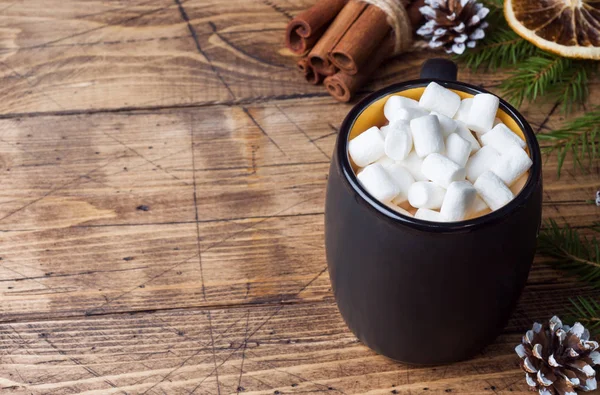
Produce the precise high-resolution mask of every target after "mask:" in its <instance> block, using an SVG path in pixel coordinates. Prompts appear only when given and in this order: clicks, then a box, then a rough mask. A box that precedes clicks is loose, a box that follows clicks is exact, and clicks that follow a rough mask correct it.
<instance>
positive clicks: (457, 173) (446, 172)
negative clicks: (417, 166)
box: [421, 153, 466, 188]
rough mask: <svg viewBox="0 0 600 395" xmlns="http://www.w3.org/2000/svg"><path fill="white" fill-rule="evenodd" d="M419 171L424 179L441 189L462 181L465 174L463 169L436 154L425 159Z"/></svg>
mask: <svg viewBox="0 0 600 395" xmlns="http://www.w3.org/2000/svg"><path fill="white" fill-rule="evenodd" d="M421 171H422V172H423V174H424V175H425V177H427V178H429V179H430V180H431V181H433V182H435V183H436V184H437V185H439V186H441V187H443V188H448V186H449V185H450V184H451V183H453V182H454V181H462V180H464V179H465V174H466V171H465V169H464V167H460V166H459V165H457V164H456V163H454V162H452V161H451V160H450V159H448V158H446V157H445V156H444V155H440V154H436V153H433V154H430V155H428V156H427V158H425V160H424V161H423V165H422V166H421Z"/></svg>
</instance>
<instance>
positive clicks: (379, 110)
mask: <svg viewBox="0 0 600 395" xmlns="http://www.w3.org/2000/svg"><path fill="white" fill-rule="evenodd" d="M424 90H425V87H420V88H411V89H406V90H403V91H399V92H396V93H392V94H389V95H387V96H384V97H382V98H381V99H379V100H377V101H375V102H373V103H372V104H371V105H369V106H368V107H367V108H365V109H364V110H363V111H362V112H361V113H360V115H359V116H358V117H357V118H356V120H355V121H354V125H352V128H351V129H350V133H349V135H348V141H349V140H352V139H353V138H355V137H356V136H358V135H359V134H361V133H362V132H364V131H366V130H367V129H369V128H370V127H372V126H377V127H382V126H384V125H386V124H387V123H388V121H387V119H386V118H385V116H384V114H383V106H384V105H385V102H386V101H387V99H388V98H389V97H390V96H394V95H397V96H404V97H408V98H410V99H414V100H419V99H420V98H421V95H422V94H423V91H424ZM451 90H452V91H453V92H455V93H456V94H458V95H459V96H460V97H461V99H466V98H470V97H473V96H474V95H472V94H470V93H466V92H463V91H460V90H456V89H451ZM496 116H497V117H498V118H500V120H501V121H502V123H504V124H505V125H506V126H507V127H508V128H509V129H510V130H512V131H513V132H514V133H515V134H516V135H517V136H519V137H520V138H521V139H523V141H525V142H527V140H526V139H525V134H524V133H523V131H522V130H521V128H520V127H519V126H518V124H517V122H515V120H514V119H513V118H512V117H511V116H510V115H508V114H507V113H506V112H504V111H503V110H501V109H499V110H498V113H497V114H496ZM525 150H526V152H527V154H528V155H529V156H530V157H531V152H530V150H529V146H526V148H525ZM348 159H350V164H351V165H352V169H353V170H354V174H356V173H357V171H358V169H359V167H358V166H357V165H356V164H355V163H354V162H353V161H352V158H350V155H348ZM528 178H529V172H527V173H525V174H524V175H523V177H522V178H521V180H522V182H518V181H517V182H516V183H515V184H514V185H513V186H511V188H510V189H511V190H512V192H513V193H514V195H515V196H517V195H518V194H519V192H521V190H522V189H523V187H524V186H525V182H524V181H525V180H527V179H528Z"/></svg>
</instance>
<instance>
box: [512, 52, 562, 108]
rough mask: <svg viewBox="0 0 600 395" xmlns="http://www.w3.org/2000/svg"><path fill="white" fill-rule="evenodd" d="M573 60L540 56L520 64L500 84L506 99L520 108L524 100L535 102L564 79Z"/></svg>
mask: <svg viewBox="0 0 600 395" xmlns="http://www.w3.org/2000/svg"><path fill="white" fill-rule="evenodd" d="M571 63H572V62H571V59H567V58H562V57H558V56H550V55H541V54H540V55H539V56H533V57H530V58H529V59H527V60H524V61H522V62H520V63H519V67H518V68H516V69H515V70H513V71H511V72H510V75H509V77H508V78H507V79H505V80H504V81H503V82H502V84H500V90H502V92H503V93H504V97H505V98H506V99H507V100H508V101H510V102H511V103H512V104H514V105H515V106H516V107H519V106H520V105H521V104H522V103H523V101H524V100H527V101H530V102H533V101H535V100H536V99H537V98H538V97H539V96H543V95H544V94H546V92H547V91H548V90H549V89H550V88H551V87H552V86H554V85H556V84H557V83H559V81H561V80H562V78H563V73H564V71H565V70H567V69H568V68H569V67H571Z"/></svg>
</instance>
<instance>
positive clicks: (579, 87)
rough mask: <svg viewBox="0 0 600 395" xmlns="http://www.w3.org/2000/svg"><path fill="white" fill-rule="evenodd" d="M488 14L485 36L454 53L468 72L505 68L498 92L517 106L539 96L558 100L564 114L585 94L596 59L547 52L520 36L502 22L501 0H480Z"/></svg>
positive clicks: (580, 102) (503, 20)
mask: <svg viewBox="0 0 600 395" xmlns="http://www.w3.org/2000/svg"><path fill="white" fill-rule="evenodd" d="M483 3H484V5H485V6H486V7H488V8H489V9H490V13H489V14H488V16H487V17H486V21H487V22H488V23H489V27H488V28H487V29H486V37H485V38H484V39H483V40H481V41H480V42H478V43H477V46H476V47H475V48H473V49H467V50H466V51H465V52H464V53H463V54H462V55H457V56H455V59H456V60H457V61H461V62H463V63H464V64H465V65H466V66H467V67H468V68H470V69H471V70H472V71H477V70H483V71H495V70H497V69H507V70H509V71H510V76H509V78H507V79H506V80H504V82H503V83H502V84H501V85H500V89H501V91H502V93H503V94H504V95H505V96H506V97H507V98H508V99H510V101H511V102H512V103H513V104H515V105H517V106H520V105H521V104H522V103H523V102H524V101H528V102H534V101H536V100H537V99H539V98H540V97H544V98H546V99H550V100H553V101H554V102H558V103H562V111H563V113H565V114H567V113H569V112H570V111H571V109H572V107H573V106H574V105H581V104H583V103H584V102H585V100H586V99H587V97H588V95H589V91H588V82H589V81H590V80H591V79H592V78H594V77H595V76H596V75H597V73H598V68H599V62H597V61H593V60H575V59H569V58H564V57H561V56H558V55H553V54H550V53H547V52H545V51H543V50H541V49H539V48H537V47H536V46H535V45H533V44H531V43H530V42H528V41H527V40H525V39H523V38H521V37H520V36H519V35H518V34H517V33H515V32H514V31H513V30H512V29H511V28H510V27H509V26H508V24H507V23H506V20H505V19H504V15H503V1H501V0H483Z"/></svg>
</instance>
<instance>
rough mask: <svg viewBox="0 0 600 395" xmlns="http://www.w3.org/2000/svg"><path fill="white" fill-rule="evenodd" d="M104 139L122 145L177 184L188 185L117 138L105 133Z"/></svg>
mask: <svg viewBox="0 0 600 395" xmlns="http://www.w3.org/2000/svg"><path fill="white" fill-rule="evenodd" d="M102 133H103V134H104V135H105V136H106V137H108V138H110V139H112V140H113V141H116V142H117V143H119V144H120V145H122V146H123V147H125V148H126V149H127V150H129V151H131V152H133V153H134V154H135V155H137V156H139V157H140V158H142V159H143V160H145V161H146V162H148V163H150V164H151V165H153V166H155V167H156V168H157V169H159V170H160V171H162V172H163V173H165V174H167V175H168V176H170V177H172V178H174V179H176V180H177V181H179V182H182V183H183V184H185V185H188V186H189V185H190V184H188V183H187V182H185V181H183V180H182V179H181V178H179V177H177V176H176V175H175V174H171V173H170V172H169V171H168V170H166V169H164V168H163V167H162V166H161V165H159V164H158V163H156V162H154V161H152V160H151V159H148V158H146V157H145V156H144V155H142V154H140V153H139V152H138V151H137V150H135V149H133V148H131V147H130V146H128V145H127V144H125V143H124V142H122V141H121V140H119V139H118V138H116V137H114V136H113V135H111V134H108V133H106V132H102ZM123 171H124V170H119V173H120V172H123Z"/></svg>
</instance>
